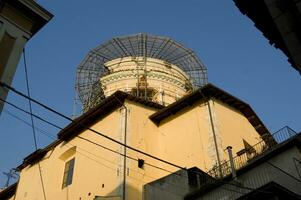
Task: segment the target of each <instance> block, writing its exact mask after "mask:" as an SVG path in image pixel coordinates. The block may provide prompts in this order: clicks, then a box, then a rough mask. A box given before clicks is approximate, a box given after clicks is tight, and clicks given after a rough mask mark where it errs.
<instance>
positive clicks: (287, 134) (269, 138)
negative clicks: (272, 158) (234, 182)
mask: <svg viewBox="0 0 301 200" xmlns="http://www.w3.org/2000/svg"><path fill="white" fill-rule="evenodd" d="M295 135H297V133H296V132H295V131H294V130H293V129H291V128H290V127H288V126H285V127H283V128H281V129H280V130H278V131H276V132H275V133H273V134H272V135H270V134H269V135H266V136H263V137H262V140H261V141H260V142H258V143H257V144H255V145H254V146H251V147H250V148H247V149H243V150H242V151H240V152H239V153H238V154H239V155H237V156H235V157H234V158H233V162H234V167H235V169H236V170H238V169H241V168H243V167H245V166H246V165H248V164H249V163H250V162H251V161H252V160H253V159H255V158H257V157H258V156H259V155H262V154H263V153H265V152H267V151H269V150H271V149H273V148H275V147H276V146H277V145H278V144H280V143H282V142H285V141H286V140H288V139H289V138H291V137H293V136H295ZM231 172H232V170H231V164H230V160H227V161H224V162H222V163H221V165H220V166H214V167H213V168H212V169H211V170H209V171H208V172H207V174H209V175H210V176H212V177H215V178H223V177H226V176H228V175H230V174H231Z"/></svg>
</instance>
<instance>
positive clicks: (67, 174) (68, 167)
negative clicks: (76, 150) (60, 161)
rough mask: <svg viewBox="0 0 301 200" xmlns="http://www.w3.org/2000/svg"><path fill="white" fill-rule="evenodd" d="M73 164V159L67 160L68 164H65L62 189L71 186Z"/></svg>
mask: <svg viewBox="0 0 301 200" xmlns="http://www.w3.org/2000/svg"><path fill="white" fill-rule="evenodd" d="M74 162H75V159H74V158H73V159H71V160H69V161H68V162H66V164H65V170H64V176H63V185H62V188H65V187H67V186H68V185H71V183H72V177H73V170H74Z"/></svg>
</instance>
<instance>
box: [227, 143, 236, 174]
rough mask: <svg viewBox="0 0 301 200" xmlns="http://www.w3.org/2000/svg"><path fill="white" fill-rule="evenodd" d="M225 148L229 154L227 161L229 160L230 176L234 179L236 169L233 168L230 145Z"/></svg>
mask: <svg viewBox="0 0 301 200" xmlns="http://www.w3.org/2000/svg"><path fill="white" fill-rule="evenodd" d="M227 150H228V155H229V161H230V166H231V172H232V177H233V178H234V179H236V170H235V165H234V159H233V155H232V147H231V146H228V147H227Z"/></svg>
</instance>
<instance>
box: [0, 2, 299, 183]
mask: <svg viewBox="0 0 301 200" xmlns="http://www.w3.org/2000/svg"><path fill="white" fill-rule="evenodd" d="M38 2H39V3H40V4H41V5H42V6H43V7H45V8H46V9H48V10H49V11H50V12H51V13H53V14H54V15H55V17H54V18H53V19H52V20H51V21H50V22H49V23H48V24H47V25H46V26H45V27H44V28H43V29H42V30H41V31H40V32H38V34H36V35H35V36H34V37H33V38H32V39H31V40H30V41H29V42H28V44H27V46H26V51H27V64H28V71H29V78H30V88H31V94H32V97H33V98H35V99H37V100H39V101H41V102H43V103H45V104H47V105H49V106H51V107H53V108H55V109H57V110H58V111H60V112H62V113H64V114H66V115H68V116H71V115H72V110H73V109H72V108H73V99H74V96H75V90H74V82H75V74H76V68H77V65H78V64H79V63H80V62H81V60H82V59H83V58H84V56H85V55H86V54H87V53H88V51H89V50H90V49H92V48H94V47H96V46H98V45H99V44H101V43H102V42H104V41H106V40H108V39H110V38H112V37H115V36H120V35H127V34H133V33H139V32H143V33H150V34H155V35H162V36H168V37H171V38H172V39H174V40H176V41H178V42H180V43H182V44H183V45H184V46H186V47H188V48H191V49H193V50H194V51H195V53H196V54H197V55H198V56H199V58H200V59H201V60H202V61H203V63H204V64H205V65H206V67H207V69H208V78H209V82H211V83H213V84H215V85H217V86H218V87H220V88H222V89H224V90H226V91H228V92H229V93H231V94H233V95H234V96H236V97H238V98H240V99H242V100H244V101H245V102H247V103H249V104H250V105H251V106H252V108H253V109H254V110H255V112H256V113H257V114H258V116H259V117H260V118H261V119H262V121H263V122H264V123H265V125H266V126H267V127H268V129H269V130H270V131H271V132H274V131H276V130H278V129H279V128H281V127H283V126H285V125H288V126H290V127H291V128H293V129H295V130H296V131H300V130H301V123H300V116H301V106H300V99H301V94H300V93H301V89H300V88H301V87H300V85H301V76H300V75H299V73H298V72H297V71H296V70H294V69H293V68H292V67H291V66H290V64H289V63H288V62H287V58H286V57H285V56H284V55H283V53H282V52H281V51H280V50H277V49H275V48H274V47H272V46H271V45H269V43H268V41H267V39H265V38H264V37H263V36H262V34H261V32H259V31H258V30H257V29H256V28H255V27H254V25H253V22H251V21H250V20H249V19H248V18H247V17H246V16H244V15H242V14H241V13H240V12H239V10H238V9H237V8H236V7H235V5H234V3H233V2H232V1H229V0H228V1H224V0H223V1H221V0H202V1H200V0H189V1H181V0H165V1H162V0H152V1H147V0H127V1H125V0H110V1H99V0H88V1H80V0H73V1H72V2H71V1H61V0H52V1H46V0H40V1H38ZM13 87H15V88H16V89H18V90H21V91H24V92H25V91H26V87H25V75H24V64H23V62H22V61H20V63H19V66H18V69H17V72H16V75H15V78H14V81H13ZM8 100H9V101H11V102H13V103H15V104H17V105H19V106H21V107H22V108H26V109H28V102H27V101H26V100H24V99H22V98H20V97H18V96H16V95H14V94H10V95H9V97H8ZM33 111H34V113H36V114H38V115H41V116H43V117H44V118H47V119H48V120H50V121H52V122H54V123H57V124H59V125H60V126H65V125H67V124H68V121H66V120H63V119H61V118H60V117H58V116H56V115H54V114H51V113H49V112H47V111H45V110H43V109H41V108H40V107H38V106H34V107H33ZM9 113H10V114H9ZM11 113H12V114H14V115H16V116H18V117H20V118H22V119H23V120H26V121H28V122H30V118H29V116H27V115H24V114H23V113H20V112H19V111H17V110H15V109H13V108H11V107H9V106H6V107H5V109H4V112H3V113H2V115H1V116H0V130H1V131H0V132H1V136H2V139H1V140H0V172H3V171H8V170H9V169H10V168H13V167H16V166H18V165H19V164H21V162H22V160H23V158H24V157H26V156H27V155H28V154H29V153H31V152H32V151H33V150H34V145H33V139H32V132H31V128H30V127H29V126H27V125H25V124H24V123H22V122H20V121H18V120H16V119H15V118H13V117H12V116H11ZM36 125H37V126H38V127H40V128H41V129H43V130H44V131H46V132H47V133H49V134H51V135H52V136H53V137H55V135H56V133H57V132H58V130H56V129H55V128H52V127H50V126H48V125H45V124H43V123H41V122H38V121H36ZM37 134H38V136H37V138H38V145H39V147H43V146H45V145H47V144H49V143H50V142H51V141H52V139H50V138H49V137H46V136H45V135H43V134H41V133H39V132H38V133H37ZM5 181H6V178H5V176H4V175H2V173H1V175H0V187H2V186H3V185H4V183H5Z"/></svg>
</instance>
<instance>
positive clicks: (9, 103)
mask: <svg viewBox="0 0 301 200" xmlns="http://www.w3.org/2000/svg"><path fill="white" fill-rule="evenodd" d="M0 101H3V102H4V103H7V104H8V105H10V106H13V107H14V108H16V109H18V110H20V111H22V112H24V113H26V114H28V115H30V114H31V113H29V112H27V111H26V110H24V109H22V108H20V107H18V106H16V105H14V104H13V103H11V102H8V101H6V100H3V99H1V98H0ZM32 115H33V116H34V117H36V118H37V119H39V120H41V121H43V122H45V123H47V124H49V125H51V126H54V127H56V128H58V129H60V130H62V129H63V128H61V127H59V126H58V125H55V124H53V123H52V122H49V121H48V120H46V119H44V118H42V117H40V116H37V115H35V114H32ZM75 137H77V138H79V139H84V140H85V141H87V142H90V143H92V144H95V145H97V146H99V147H102V148H104V149H106V150H108V151H111V152H114V153H118V154H119V155H121V156H124V154H122V153H120V152H117V151H115V150H112V149H110V148H108V147H105V146H103V145H100V144H98V143H95V142H93V141H91V140H89V139H87V138H83V137H81V136H75ZM127 158H129V159H131V160H134V161H138V159H136V158H132V157H129V156H127ZM145 165H148V166H151V167H154V168H157V169H160V170H164V171H166V172H169V173H174V172H172V171H169V170H166V169H164V168H162V167H158V166H156V165H153V164H150V163H146V162H145ZM191 172H193V173H195V174H198V175H203V174H200V173H199V172H197V171H191ZM174 174H175V175H179V174H178V173H174ZM179 176H181V175H179ZM185 177H186V178H188V176H185ZM216 182H218V181H214V182H212V183H208V184H215V183H216ZM219 182H221V183H225V184H228V185H231V186H235V187H238V188H241V189H247V190H250V191H255V190H256V191H258V190H257V189H254V188H249V187H245V186H239V185H237V184H233V183H229V182H225V181H221V180H219ZM223 189H224V190H228V191H232V192H236V193H239V194H242V193H241V192H240V191H235V190H233V189H229V188H223ZM265 193H266V192H265Z"/></svg>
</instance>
